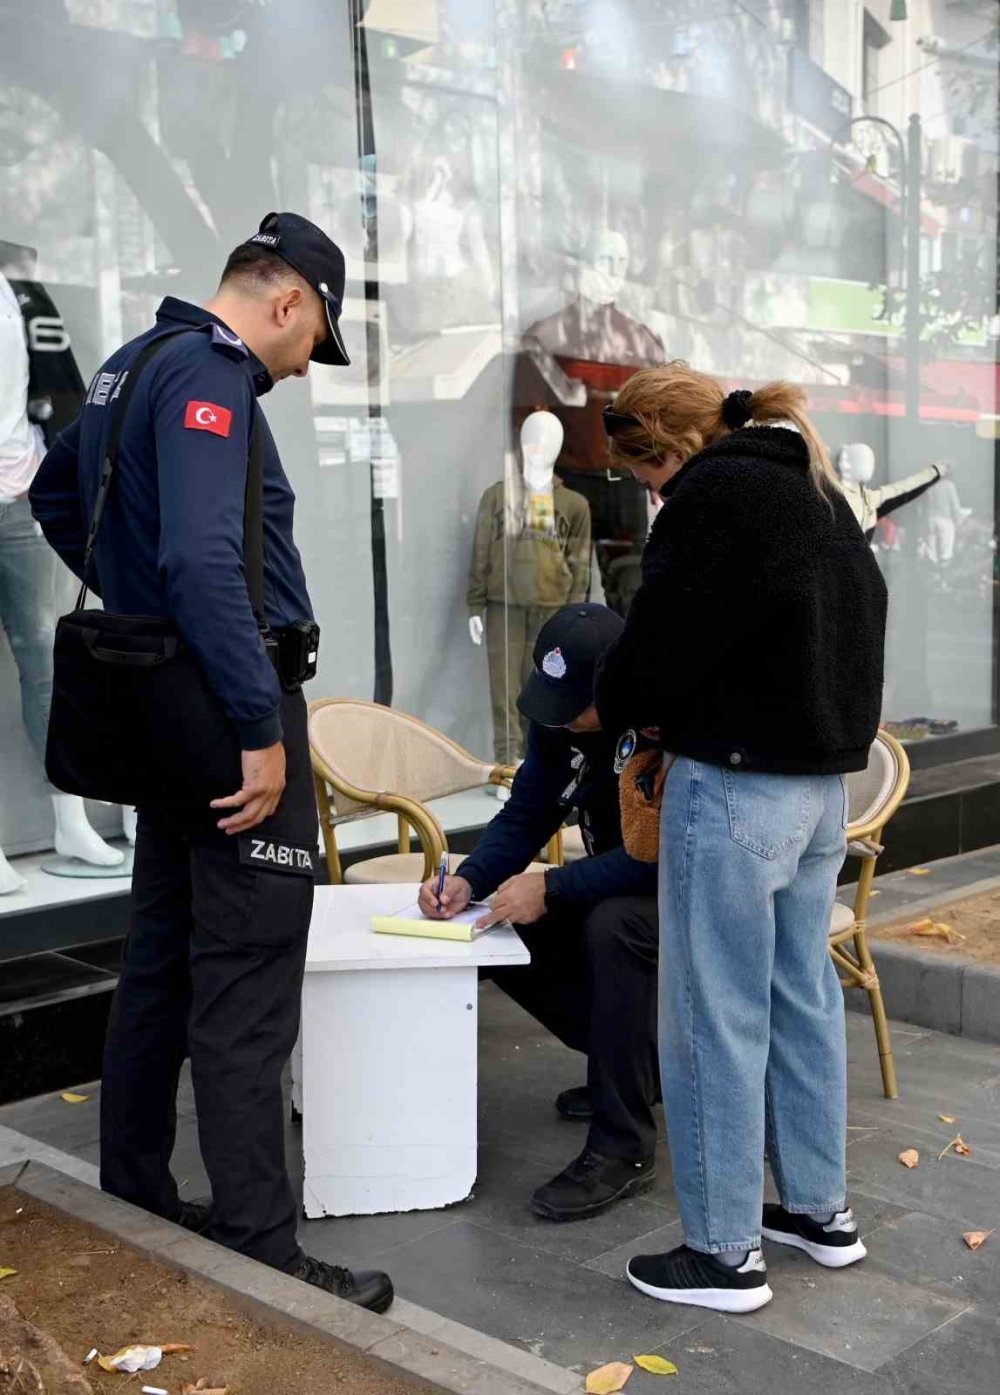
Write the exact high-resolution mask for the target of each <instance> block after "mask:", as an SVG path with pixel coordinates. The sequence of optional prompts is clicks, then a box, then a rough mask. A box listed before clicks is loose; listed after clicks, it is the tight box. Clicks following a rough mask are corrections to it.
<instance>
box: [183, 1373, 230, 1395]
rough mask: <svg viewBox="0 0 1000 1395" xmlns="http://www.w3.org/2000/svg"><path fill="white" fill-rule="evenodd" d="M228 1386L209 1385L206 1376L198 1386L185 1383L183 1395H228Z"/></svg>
mask: <svg viewBox="0 0 1000 1395" xmlns="http://www.w3.org/2000/svg"><path fill="white" fill-rule="evenodd" d="M228 1393H229V1386H228V1385H209V1383H208V1381H207V1380H206V1378H205V1377H204V1376H202V1377H201V1379H200V1380H199V1381H198V1384H197V1385H192V1384H191V1382H190V1381H185V1383H184V1384H183V1385H182V1386H181V1395H228Z"/></svg>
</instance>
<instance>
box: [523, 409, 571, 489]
mask: <svg viewBox="0 0 1000 1395" xmlns="http://www.w3.org/2000/svg"><path fill="white" fill-rule="evenodd" d="M563 435H564V432H563V427H562V422H561V421H560V420H559V418H558V417H557V416H555V415H554V413H552V412H532V413H531V416H530V417H526V418H525V422H524V425H523V426H522V427H521V460H522V461H523V465H524V478H525V481H526V482H527V485H528V488H529V489H530V490H531V491H532V493H535V494H541V493H542V492H543V491H548V490H551V488H552V467H553V466H554V465H555V463H556V461H557V460H558V458H559V452H560V451H561V450H562V445H563Z"/></svg>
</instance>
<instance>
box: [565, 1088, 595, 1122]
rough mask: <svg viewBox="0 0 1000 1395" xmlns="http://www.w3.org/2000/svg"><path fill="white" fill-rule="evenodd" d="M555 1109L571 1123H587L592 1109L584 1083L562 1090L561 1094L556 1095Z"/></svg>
mask: <svg viewBox="0 0 1000 1395" xmlns="http://www.w3.org/2000/svg"><path fill="white" fill-rule="evenodd" d="M556 1110H557V1111H558V1113H559V1114H560V1115H561V1117H562V1118H563V1119H568V1120H569V1121H570V1123H571V1124H589V1123H590V1121H591V1119H593V1117H594V1110H593V1107H592V1106H591V1103H590V1091H589V1090H588V1089H587V1087H586V1085H575V1086H574V1087H573V1089H572V1090H563V1092H562V1094H561V1095H556Z"/></svg>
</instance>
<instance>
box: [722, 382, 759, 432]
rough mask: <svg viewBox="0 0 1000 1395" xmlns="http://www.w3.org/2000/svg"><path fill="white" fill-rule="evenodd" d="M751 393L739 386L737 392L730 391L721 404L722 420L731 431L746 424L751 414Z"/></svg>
mask: <svg viewBox="0 0 1000 1395" xmlns="http://www.w3.org/2000/svg"><path fill="white" fill-rule="evenodd" d="M751 397H753V393H752V392H749V391H748V390H747V389H746V388H740V390H739V391H738V392H731V393H730V394H729V396H728V397H727V398H726V400H725V401H724V402H723V404H722V420H723V421H724V422H725V423H726V425H727V426H728V427H729V429H730V430H731V431H739V429H740V427H741V426H746V424H747V422H748V421H749V420H750V418H751V417H752V416H753V412H752V410H751V408H750V399H751Z"/></svg>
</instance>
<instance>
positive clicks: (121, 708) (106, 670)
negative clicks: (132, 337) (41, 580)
mask: <svg viewBox="0 0 1000 1395" xmlns="http://www.w3.org/2000/svg"><path fill="white" fill-rule="evenodd" d="M178 332H180V333H184V332H190V331H178ZM171 337H172V336H171V335H164V336H162V337H160V338H158V339H154V340H153V341H152V342H151V343H149V344H147V345H146V347H145V348H144V349H142V350H141V351H140V353H139V354H138V355H137V357H136V359H135V361H134V362H133V364H132V366H131V367H130V369H129V371H128V376H127V378H126V379H125V384H124V386H123V388H122V390H121V393H120V394H119V397H118V400H117V402H116V403H115V416H114V419H113V420H112V423H111V428H110V431H109V434H108V444H107V450H106V453H105V459H104V468H103V470H102V472H101V483H100V488H99V489H98V493H97V499H96V501H95V503H94V511H93V515H92V517H91V520H90V529H89V532H88V535H87V543H86V548H85V551H84V562H83V577H84V581H83V585H82V586H81V588H80V594H79V595H78V597H77V601H76V605H75V607H74V609H73V610H72V611H71V612H70V613H69V614H68V615H63V616H62V617H61V618H60V620H59V622H58V624H57V626H56V635H55V654H54V658H55V671H54V676H53V685H52V712H51V716H50V718H49V732H48V744H47V748H46V753H45V769H46V773H47V774H48V777H49V779H50V780H51V781H52V783H53V784H54V785H55V786H56V788H57V789H60V790H65V791H66V792H67V793H69V794H81V795H84V796H85V797H86V798H88V799H102V800H107V801H109V802H110V803H113V804H124V805H159V806H186V807H190V806H192V805H200V806H202V807H206V806H207V804H208V802H209V801H210V800H212V799H217V798H221V797H222V796H224V795H229V794H235V793H236V791H237V790H238V789H239V788H240V786H241V784H242V772H241V766H240V748H239V740H238V738H237V734H236V730H235V727H234V726H233V724H232V722H231V721H230V720H229V718H228V717H227V715H226V713H225V710H224V709H223V706H222V703H221V702H220V700H219V699H218V697H217V696H216V695H215V693H214V692H213V691H212V689H211V688H210V687H209V684H208V680H207V678H206V677H205V673H204V670H203V669H202V667H201V664H200V663H199V661H198V658H197V656H196V655H195V653H194V652H193V651H192V650H191V649H190V647H188V646H187V645H186V644H185V642H184V639H183V638H182V636H181V634H180V631H179V630H178V629H177V626H176V625H174V624H173V622H172V621H170V620H168V619H166V618H164V617H162V616H155V615H112V614H109V613H107V612H105V611H102V610H86V609H84V606H85V604H86V599H87V590H88V587H87V576H88V572H89V567H90V562H91V556H92V553H93V550H94V544H95V542H96V540H97V534H98V532H99V530H100V527H101V520H102V518H103V516H104V509H105V506H106V504H107V501H108V495H109V494H110V492H111V487H112V485H113V483H114V477H115V469H116V466H117V463H118V447H119V442H120V440H121V432H122V425H123V423H124V420H125V415H126V412H127V410H128V405H129V402H130V400H131V397H132V393H133V391H134V389H135V385H136V381H137V379H138V377H139V375H140V374H141V372H142V370H143V369H144V368H145V366H146V364H147V363H148V362H149V360H150V359H151V358H152V357H153V355H154V354H155V353H157V352H158V350H159V349H160V348H161V347H162V346H163V344H164V343H165V342H166V340H167V339H169V338H171ZM263 511H264V506H263V449H262V444H261V438H260V429H259V426H258V425H255V426H254V431H253V436H252V439H251V445H250V458H249V464H248V468H247V485H246V495H245V500H244V512H243V558H244V568H245V572H246V578H247V591H248V593H249V596H250V604H251V606H252V607H253V612H254V615H255V616H256V618H257V624H258V627H259V629H260V632H261V645H262V647H267V643H266V638H267V627H266V622H265V621H264V517H263Z"/></svg>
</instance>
